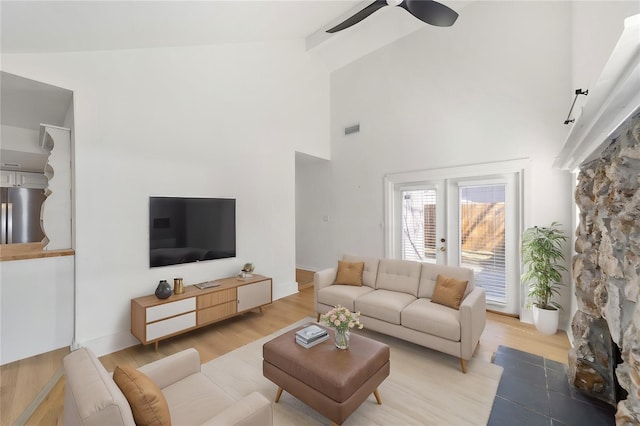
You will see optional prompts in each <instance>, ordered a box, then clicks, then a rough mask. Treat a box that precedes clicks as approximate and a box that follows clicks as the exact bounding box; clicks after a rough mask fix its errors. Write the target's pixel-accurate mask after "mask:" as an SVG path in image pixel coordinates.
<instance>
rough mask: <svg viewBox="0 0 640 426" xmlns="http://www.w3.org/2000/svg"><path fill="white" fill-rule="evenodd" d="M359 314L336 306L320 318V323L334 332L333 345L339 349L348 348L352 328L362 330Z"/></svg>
mask: <svg viewBox="0 0 640 426" xmlns="http://www.w3.org/2000/svg"><path fill="white" fill-rule="evenodd" d="M359 318H360V312H351V311H350V310H349V309H347V308H345V307H344V306H340V305H338V306H336V307H334V308H333V309H331V310H330V311H329V312H327V313H326V314H324V315H321V316H320V321H321V322H322V323H324V324H326V325H328V326H329V327H331V328H334V329H335V330H336V333H335V334H336V337H335V344H336V347H338V348H339V349H347V348H348V347H349V337H350V333H349V330H351V329H352V328H357V329H360V330H361V329H362V328H363V327H364V325H363V324H362V323H361V322H360V319H359Z"/></svg>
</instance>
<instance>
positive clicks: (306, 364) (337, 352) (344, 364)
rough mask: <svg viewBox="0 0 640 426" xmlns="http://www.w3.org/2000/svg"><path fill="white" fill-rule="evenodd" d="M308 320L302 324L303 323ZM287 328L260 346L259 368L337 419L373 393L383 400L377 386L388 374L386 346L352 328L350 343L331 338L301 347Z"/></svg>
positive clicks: (310, 404)
mask: <svg viewBox="0 0 640 426" xmlns="http://www.w3.org/2000/svg"><path fill="white" fill-rule="evenodd" d="M305 326H306V325H305ZM305 326H302V327H299V328H296V329H294V330H291V331H288V332H286V333H284V334H282V335H280V336H278V337H276V338H275V339H273V340H271V341H269V342H267V343H265V344H264V345H263V347H262V356H263V361H262V373H263V375H264V376H265V377H266V378H267V379H269V380H271V381H272V382H273V383H275V384H276V385H278V386H279V388H278V393H277V395H276V398H275V402H278V400H279V399H280V395H281V394H282V390H286V391H287V392H289V393H290V394H291V395H293V396H295V397H296V398H298V399H299V400H300V401H302V402H304V403H305V404H307V405H308V406H310V407H311V408H313V409H314V410H316V411H318V412H319V413H320V414H322V415H324V416H325V417H327V418H329V419H330V420H331V421H333V422H334V423H335V424H342V423H343V422H344V421H345V420H346V419H347V417H349V415H351V413H353V412H354V411H355V410H356V409H357V408H358V407H359V406H360V404H362V402H364V401H365V400H366V399H367V398H368V397H369V395H371V394H372V393H373V394H374V396H375V397H376V401H377V402H378V404H381V403H382V401H381V400H380V395H379V394H378V386H380V384H381V383H382V382H383V381H384V379H386V378H387V376H389V366H390V364H389V346H387V345H385V344H383V343H380V342H376V341H375V340H372V339H369V338H367V337H363V336H358V335H356V334H351V341H350V344H349V349H346V350H341V349H338V348H336V347H335V345H334V343H333V337H334V335H333V333H334V332H333V330H332V329H327V330H328V332H329V334H330V337H329V340H327V341H325V342H323V343H320V344H318V345H316V346H314V347H312V348H309V349H305V348H303V347H302V346H300V345H298V344H297V343H296V341H295V333H296V331H298V330H300V329H301V328H304V327H305Z"/></svg>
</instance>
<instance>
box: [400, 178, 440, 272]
mask: <svg viewBox="0 0 640 426" xmlns="http://www.w3.org/2000/svg"><path fill="white" fill-rule="evenodd" d="M402 258H403V259H405V260H415V261H425V260H426V261H429V260H430V261H435V258H436V190H435V189H419V190H407V191H402Z"/></svg>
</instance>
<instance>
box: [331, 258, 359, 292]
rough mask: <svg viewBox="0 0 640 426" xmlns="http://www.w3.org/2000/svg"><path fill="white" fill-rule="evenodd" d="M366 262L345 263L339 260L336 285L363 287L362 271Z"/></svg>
mask: <svg viewBox="0 0 640 426" xmlns="http://www.w3.org/2000/svg"><path fill="white" fill-rule="evenodd" d="M363 270H364V262H344V261H342V260H338V272H337V273H336V281H335V284H343V285H356V286H361V285H362V271H363Z"/></svg>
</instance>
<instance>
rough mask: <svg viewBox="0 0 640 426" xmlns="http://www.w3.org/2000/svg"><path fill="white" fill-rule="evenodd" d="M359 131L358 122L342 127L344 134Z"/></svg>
mask: <svg viewBox="0 0 640 426" xmlns="http://www.w3.org/2000/svg"><path fill="white" fill-rule="evenodd" d="M359 131H360V124H356V125H354V126H350V127H345V128H344V134H345V135H350V134H351V133H358V132H359Z"/></svg>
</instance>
